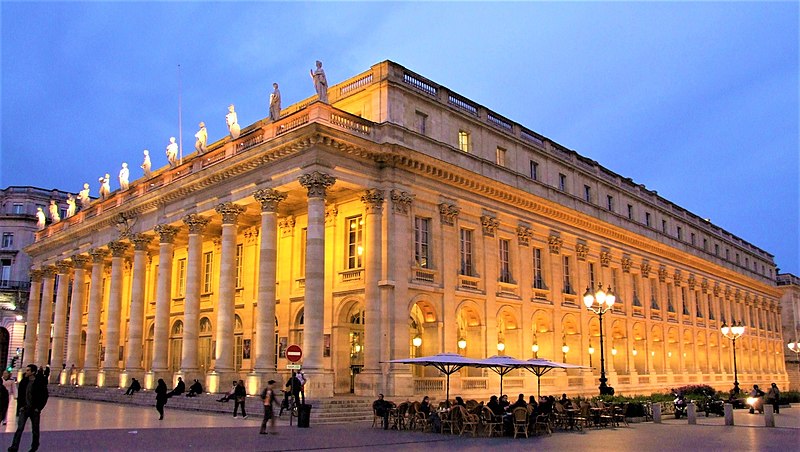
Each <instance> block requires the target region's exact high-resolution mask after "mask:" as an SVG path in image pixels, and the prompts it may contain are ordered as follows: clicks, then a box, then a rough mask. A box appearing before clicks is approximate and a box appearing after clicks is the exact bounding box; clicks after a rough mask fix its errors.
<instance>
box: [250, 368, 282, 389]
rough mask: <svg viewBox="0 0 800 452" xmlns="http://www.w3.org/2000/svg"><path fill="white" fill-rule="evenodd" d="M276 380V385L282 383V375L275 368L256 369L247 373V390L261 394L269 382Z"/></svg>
mask: <svg viewBox="0 0 800 452" xmlns="http://www.w3.org/2000/svg"><path fill="white" fill-rule="evenodd" d="M270 380H275V381H276V383H275V387H276V388H277V387H278V385H280V384H281V381H282V379H281V376H280V374H278V372H277V371H275V370H254V371H253V372H250V373H249V374H247V379H246V380H245V383H247V392H248V394H250V395H259V394H261V391H262V390H263V389H264V388H266V387H267V382H268V381H270Z"/></svg>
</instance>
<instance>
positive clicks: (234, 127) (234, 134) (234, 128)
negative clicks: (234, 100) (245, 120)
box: [225, 104, 241, 140]
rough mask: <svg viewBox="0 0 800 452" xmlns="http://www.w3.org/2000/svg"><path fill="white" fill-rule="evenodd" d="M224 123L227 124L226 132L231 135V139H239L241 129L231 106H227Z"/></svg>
mask: <svg viewBox="0 0 800 452" xmlns="http://www.w3.org/2000/svg"><path fill="white" fill-rule="evenodd" d="M225 123H226V124H228V131H229V132H230V134H231V138H232V139H234V140H235V139H237V138H239V133H241V128H240V127H239V119H238V118H237V116H236V112H235V111H234V107H233V104H230V105H229V106H228V114H227V115H225Z"/></svg>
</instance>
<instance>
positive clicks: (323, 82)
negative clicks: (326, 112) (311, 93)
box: [308, 60, 328, 104]
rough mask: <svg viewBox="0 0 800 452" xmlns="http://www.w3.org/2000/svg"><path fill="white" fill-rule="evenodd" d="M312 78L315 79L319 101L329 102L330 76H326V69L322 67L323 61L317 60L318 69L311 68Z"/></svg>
mask: <svg viewBox="0 0 800 452" xmlns="http://www.w3.org/2000/svg"><path fill="white" fill-rule="evenodd" d="M308 72H310V73H311V78H312V79H313V80H314V90H316V91H317V96H319V101H320V102H322V103H324V104H327V103H328V78H327V77H325V70H323V69H322V61H319V60H317V70H309V71H308Z"/></svg>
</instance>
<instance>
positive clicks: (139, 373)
mask: <svg viewBox="0 0 800 452" xmlns="http://www.w3.org/2000/svg"><path fill="white" fill-rule="evenodd" d="M134 378H135V379H137V380H139V384H140V385H142V388H144V387H145V384H144V369H125V370H123V371H122V372H120V373H119V387H120V388H123V389H128V386H130V385H131V381H133V379H134Z"/></svg>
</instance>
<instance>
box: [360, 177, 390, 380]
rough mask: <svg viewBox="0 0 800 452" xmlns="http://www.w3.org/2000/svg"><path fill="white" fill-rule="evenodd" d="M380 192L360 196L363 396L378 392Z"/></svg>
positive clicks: (379, 373) (373, 191) (379, 353)
mask: <svg viewBox="0 0 800 452" xmlns="http://www.w3.org/2000/svg"><path fill="white" fill-rule="evenodd" d="M383 200H384V193H383V190H379V189H371V190H367V191H366V193H365V194H364V195H363V196H361V202H363V203H364V208H365V210H366V218H365V220H366V221H365V223H366V224H365V229H366V230H365V235H366V237H365V238H366V245H367V246H366V250H365V251H366V259H365V267H364V308H365V312H364V318H365V325H364V369H363V371H362V373H361V374H359V375H358V376H357V377H356V378H357V382H358V386H357V392H358V393H360V394H362V395H370V396H372V395H377V393H378V392H380V391H381V387H380V386H381V372H380V357H381V342H382V341H381V337H382V335H381V318H382V316H381V298H380V297H381V293H380V289H379V288H378V281H379V280H380V277H381V256H382V249H381V235H382V234H381V231H382V229H383V228H382V226H381V223H382V221H381V213H382V211H383Z"/></svg>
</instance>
